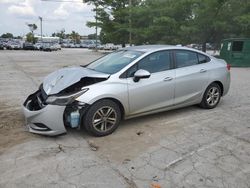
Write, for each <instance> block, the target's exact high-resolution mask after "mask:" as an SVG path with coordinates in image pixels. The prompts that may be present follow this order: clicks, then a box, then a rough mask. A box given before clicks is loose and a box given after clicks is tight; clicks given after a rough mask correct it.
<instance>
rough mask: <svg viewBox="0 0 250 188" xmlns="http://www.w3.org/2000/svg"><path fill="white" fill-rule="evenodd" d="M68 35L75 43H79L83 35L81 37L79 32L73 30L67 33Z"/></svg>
mask: <svg viewBox="0 0 250 188" xmlns="http://www.w3.org/2000/svg"><path fill="white" fill-rule="evenodd" d="M66 36H67V38H70V39H72V40H73V41H74V43H77V44H79V43H80V38H81V37H80V35H79V33H77V32H75V31H72V32H71V33H70V34H67V35H66Z"/></svg>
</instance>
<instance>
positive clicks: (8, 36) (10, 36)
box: [1, 33, 14, 38]
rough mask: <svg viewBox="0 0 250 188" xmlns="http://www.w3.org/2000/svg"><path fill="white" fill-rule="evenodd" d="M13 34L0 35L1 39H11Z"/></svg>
mask: <svg viewBox="0 0 250 188" xmlns="http://www.w3.org/2000/svg"><path fill="white" fill-rule="evenodd" d="M13 37H14V36H13V34H12V33H4V34H2V35H1V38H13Z"/></svg>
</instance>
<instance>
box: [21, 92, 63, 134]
mask: <svg viewBox="0 0 250 188" xmlns="http://www.w3.org/2000/svg"><path fill="white" fill-rule="evenodd" d="M46 97H47V96H46V94H45V92H44V91H43V90H42V89H39V90H38V91H37V92H35V93H33V94H31V95H30V96H29V97H28V98H27V99H26V101H25V102H24V104H23V112H24V116H25V119H26V125H27V127H28V129H29V131H30V132H32V133H37V134H43V135H48V136H54V135H59V134H63V133H65V132H66V129H65V126H64V121H63V119H64V117H63V114H64V111H65V108H66V107H65V106H57V105H47V104H46V103H45V100H46Z"/></svg>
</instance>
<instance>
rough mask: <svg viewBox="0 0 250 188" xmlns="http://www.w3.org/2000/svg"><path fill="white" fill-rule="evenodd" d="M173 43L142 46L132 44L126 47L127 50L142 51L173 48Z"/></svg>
mask: <svg viewBox="0 0 250 188" xmlns="http://www.w3.org/2000/svg"><path fill="white" fill-rule="evenodd" d="M172 47H174V46H172V45H141V46H131V47H127V48H125V49H126V50H134V51H142V52H150V51H154V50H159V49H168V48H172Z"/></svg>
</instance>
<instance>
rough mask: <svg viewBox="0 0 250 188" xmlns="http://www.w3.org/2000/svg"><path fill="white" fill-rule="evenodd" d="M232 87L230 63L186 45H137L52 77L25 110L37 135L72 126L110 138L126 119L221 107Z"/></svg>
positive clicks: (46, 79) (33, 95) (30, 128)
mask: <svg viewBox="0 0 250 188" xmlns="http://www.w3.org/2000/svg"><path fill="white" fill-rule="evenodd" d="M229 86H230V66H228V65H227V63H226V62H225V61H224V60H221V59H217V58H215V57H212V56H210V55H207V54H205V53H203V52H200V51H197V50H195V49H190V48H185V47H176V46H166V45H153V46H136V47H129V48H125V49H120V50H118V51H116V52H113V53H110V54H108V55H106V56H104V57H102V58H100V59H98V60H96V61H94V62H92V63H90V64H89V65H87V66H79V67H71V68H64V69H60V70H58V71H56V72H53V73H51V74H49V75H48V76H47V77H46V78H45V79H44V81H43V83H42V84H41V86H40V87H39V90H38V91H36V92H35V93H33V94H31V95H30V96H29V97H28V98H27V99H26V101H25V102H24V104H23V110H24V115H25V117H26V122H27V126H28V128H29V131H30V132H33V133H39V134H43V135H58V134H62V133H65V132H66V129H65V126H66V127H67V126H68V127H72V128H80V127H84V128H85V130H87V131H88V132H89V133H91V134H93V135H95V136H105V135H108V134H111V133H112V132H113V131H114V130H115V129H116V128H117V127H118V125H119V123H120V121H121V120H122V119H128V118H133V117H137V116H142V115H147V114H152V113H157V112H161V111H166V110H171V109H176V108H180V107H184V106H189V105H194V104H199V105H200V106H201V107H203V108H206V109H211V108H215V107H216V106H217V105H218V103H219V101H220V99H221V97H222V96H224V95H226V94H227V93H228V90H229Z"/></svg>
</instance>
